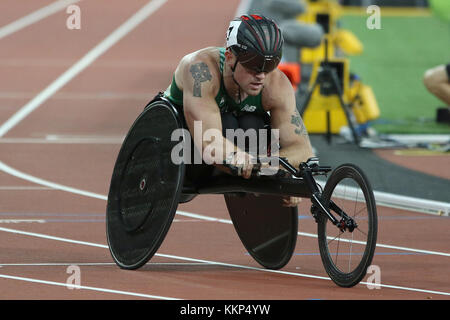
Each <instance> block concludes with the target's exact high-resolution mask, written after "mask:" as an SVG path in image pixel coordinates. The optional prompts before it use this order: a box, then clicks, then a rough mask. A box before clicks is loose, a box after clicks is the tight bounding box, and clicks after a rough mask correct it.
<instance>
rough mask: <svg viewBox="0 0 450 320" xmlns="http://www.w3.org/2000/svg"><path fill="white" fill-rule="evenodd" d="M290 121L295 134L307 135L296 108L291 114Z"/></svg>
mask: <svg viewBox="0 0 450 320" xmlns="http://www.w3.org/2000/svg"><path fill="white" fill-rule="evenodd" d="M291 123H292V124H293V125H295V134H297V135H299V136H307V135H308V131H306V127H305V124H304V123H303V120H302V118H301V117H300V114H299V113H298V111H297V110H295V113H294V114H293V115H291Z"/></svg>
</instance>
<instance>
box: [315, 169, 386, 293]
mask: <svg viewBox="0 0 450 320" xmlns="http://www.w3.org/2000/svg"><path fill="white" fill-rule="evenodd" d="M322 203H323V204H324V205H325V206H326V208H330V207H331V208H330V211H331V213H332V214H333V215H334V216H335V217H336V218H337V219H338V220H340V221H341V224H340V225H339V227H338V226H336V225H334V224H333V223H332V222H331V221H330V220H329V219H328V218H327V217H326V215H325V214H322V213H319V215H318V217H317V218H318V240H319V249H320V256H321V258H322V262H323V265H324V267H325V270H326V272H327V273H328V275H329V276H330V278H331V279H332V280H333V281H334V282H335V283H336V284H337V285H338V286H341V287H352V286H354V285H356V284H358V283H359V282H360V281H361V280H362V279H363V278H364V276H365V275H366V272H367V268H368V267H369V266H370V264H371V263H372V258H373V255H374V252H375V247H376V241H377V229H378V222H377V209H376V205H375V197H374V195H373V191H372V187H371V186H370V184H369V181H368V179H367V177H366V176H365V174H364V173H363V171H362V170H361V169H360V168H358V167H357V166H355V165H353V164H343V165H341V166H339V167H337V168H336V169H335V170H334V171H333V172H332V174H331V175H330V177H329V179H328V181H327V183H326V185H325V188H324V190H323V193H322ZM335 205H336V206H337V207H336V206H335ZM339 209H341V210H342V211H343V212H344V213H345V214H346V215H347V217H350V218H351V219H350V220H351V223H350V225H349V223H347V225H346V224H345V223H344V220H345V219H344V220H343V218H342V213H340V214H339Z"/></svg>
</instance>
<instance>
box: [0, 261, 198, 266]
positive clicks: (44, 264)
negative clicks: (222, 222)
mask: <svg viewBox="0 0 450 320" xmlns="http://www.w3.org/2000/svg"><path fill="white" fill-rule="evenodd" d="M148 264H149V265H155V266H202V265H205V263H199V262H197V263H194V262H149V263H148ZM60 266H63V267H64V266H81V267H83V266H86V267H95V266H116V264H115V263H114V262H72V263H68V262H65V263H59V262H41V263H39V262H38V263H1V264H0V267H60Z"/></svg>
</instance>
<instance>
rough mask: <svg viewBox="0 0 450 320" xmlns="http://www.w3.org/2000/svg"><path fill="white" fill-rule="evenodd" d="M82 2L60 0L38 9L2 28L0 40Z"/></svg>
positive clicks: (78, 0)
mask: <svg viewBox="0 0 450 320" xmlns="http://www.w3.org/2000/svg"><path fill="white" fill-rule="evenodd" d="M80 1H81V0H59V1H56V2H53V3H51V4H49V5H48V6H45V7H42V8H41V9H38V10H36V11H34V12H32V13H30V14H28V15H26V16H24V17H22V18H20V19H18V20H16V21H13V22H11V23H10V24H7V25H6V26H3V27H1V28H0V39H2V38H5V37H7V36H9V35H10V34H13V33H14V32H17V31H19V30H22V29H23V28H26V27H28V26H29V25H32V24H33V23H36V22H39V21H41V20H42V19H45V18H47V17H48V16H51V15H52V14H54V13H57V12H59V11H61V10H64V9H65V8H67V7H68V6H69V5H71V4H75V3H77V2H80Z"/></svg>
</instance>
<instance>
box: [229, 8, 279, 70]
mask: <svg viewBox="0 0 450 320" xmlns="http://www.w3.org/2000/svg"><path fill="white" fill-rule="evenodd" d="M226 46H227V48H229V49H230V50H231V52H233V53H234V54H235V55H236V57H237V60H238V61H239V62H240V63H241V64H242V65H243V66H244V67H245V68H247V69H251V70H254V71H257V72H270V71H272V70H274V69H275V68H276V67H277V66H278V64H279V63H280V60H281V55H282V46H283V35H282V34H281V30H280V29H279V28H278V26H277V25H276V23H275V22H274V21H273V20H271V19H268V18H266V17H264V16H260V15H254V14H252V15H243V16H241V17H239V18H236V19H234V20H233V21H231V22H230V26H229V28H228V31H227V45H226Z"/></svg>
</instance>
